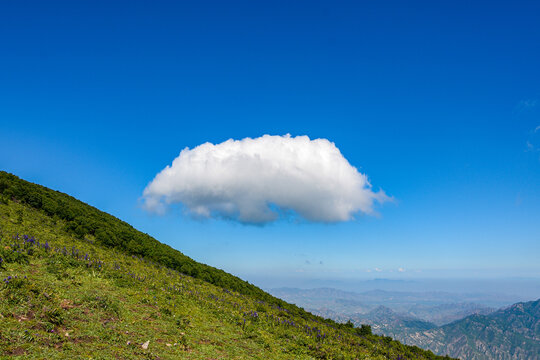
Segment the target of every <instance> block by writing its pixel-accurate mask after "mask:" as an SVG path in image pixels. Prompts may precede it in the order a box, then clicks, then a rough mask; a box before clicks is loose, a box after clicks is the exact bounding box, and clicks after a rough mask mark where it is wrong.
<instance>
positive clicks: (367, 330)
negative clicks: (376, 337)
mask: <svg viewBox="0 0 540 360" xmlns="http://www.w3.org/2000/svg"><path fill="white" fill-rule="evenodd" d="M356 333H357V334H358V335H361V336H367V335H371V326H370V325H366V324H362V325H361V326H360V327H359V328H356Z"/></svg>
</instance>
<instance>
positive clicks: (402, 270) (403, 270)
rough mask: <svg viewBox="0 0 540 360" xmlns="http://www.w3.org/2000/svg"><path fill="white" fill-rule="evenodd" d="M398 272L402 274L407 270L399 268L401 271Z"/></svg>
mask: <svg viewBox="0 0 540 360" xmlns="http://www.w3.org/2000/svg"><path fill="white" fill-rule="evenodd" d="M397 271H399V272H400V273H402V272H405V269H404V268H399V269H397Z"/></svg>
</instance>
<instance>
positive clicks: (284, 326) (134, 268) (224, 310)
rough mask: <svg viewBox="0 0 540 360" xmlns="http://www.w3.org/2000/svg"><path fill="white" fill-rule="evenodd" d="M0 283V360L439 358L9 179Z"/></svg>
mask: <svg viewBox="0 0 540 360" xmlns="http://www.w3.org/2000/svg"><path fill="white" fill-rule="evenodd" d="M188 273H189V275H188ZM0 280H1V281H2V282H1V283H0V324H1V326H0V358H5V357H9V358H17V357H18V358H21V359H29V358H30V359H32V358H35V359H43V358H50V359H54V358H63V359H65V358H69V359H76V358H86V359H88V358H90V359H113V358H114V359H141V358H147V359H179V358H181V359H248V358H249V359H251V358H254V359H442V357H439V356H435V355H433V353H431V352H428V351H424V350H422V349H420V348H418V347H415V346H405V345H403V344H401V343H399V342H396V341H392V339H390V338H388V337H380V336H376V335H372V334H370V333H369V331H366V330H367V329H366V328H364V329H358V328H354V327H353V326H352V324H348V325H344V324H337V323H335V322H333V321H331V320H327V319H323V318H321V317H318V316H315V315H312V314H310V313H308V312H306V311H304V310H303V309H300V308H298V307H296V306H294V305H291V304H287V303H285V302H284V301H282V300H279V299H277V298H274V297H272V296H271V295H269V294H267V293H265V292H264V291H262V290H261V289H259V288H257V287H255V286H254V285H251V284H248V283H247V282H244V281H242V280H241V279H239V278H237V277H234V276H232V275H230V274H227V273H225V272H223V271H221V270H219V269H215V268H212V267H210V266H207V265H203V264H200V263H197V262H195V261H194V260H192V259H189V258H188V257H186V256H184V255H183V254H181V253H180V252H178V251H176V250H174V249H172V248H170V247H168V246H166V245H163V244H161V243H159V242H158V241H157V240H155V239H153V238H151V237H150V236H148V235H146V234H143V233H140V232H138V231H137V230H135V229H134V228H132V227H131V226H130V225H128V224H126V223H125V222H122V221H120V220H118V219H116V218H114V217H113V216H110V215H108V214H105V213H103V212H101V211H99V210H97V209H95V208H93V207H91V206H89V205H86V204H84V203H82V202H80V201H78V200H76V199H74V198H72V197H69V196H68V195H65V194H62V193H59V192H56V191H52V190H50V189H47V188H44V187H42V186H39V185H35V184H32V183H29V182H26V181H23V180H20V179H18V178H17V177H15V176H13V175H10V174H7V173H5V172H0Z"/></svg>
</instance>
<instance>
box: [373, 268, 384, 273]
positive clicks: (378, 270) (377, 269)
mask: <svg viewBox="0 0 540 360" xmlns="http://www.w3.org/2000/svg"><path fill="white" fill-rule="evenodd" d="M373 270H375V271H376V272H382V269H379V268H375V269H373Z"/></svg>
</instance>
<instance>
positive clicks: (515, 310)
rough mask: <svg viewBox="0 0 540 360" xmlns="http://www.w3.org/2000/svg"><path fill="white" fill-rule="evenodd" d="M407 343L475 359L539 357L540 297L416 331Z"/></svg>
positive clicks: (530, 359) (501, 359)
mask: <svg viewBox="0 0 540 360" xmlns="http://www.w3.org/2000/svg"><path fill="white" fill-rule="evenodd" d="M403 340H404V341H405V342H406V343H407V344H410V345H417V346H420V347H422V348H425V349H430V350H432V351H433V352H435V353H437V354H449V355H450V356H452V357H458V358H460V359H467V360H469V359H471V360H472V359H474V360H487V359H490V360H491V359H494V360H520V359H527V360H538V359H540V300H536V301H529V302H525V303H517V304H514V305H512V306H510V307H508V308H505V309H501V310H498V311H496V312H494V313H491V314H489V315H471V316H467V317H466V318H464V319H462V320H458V321H455V322H453V323H451V324H447V325H444V326H441V327H439V328H434V329H428V330H426V331H422V332H416V333H414V334H412V335H411V336H410V337H409V338H407V339H403Z"/></svg>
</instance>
